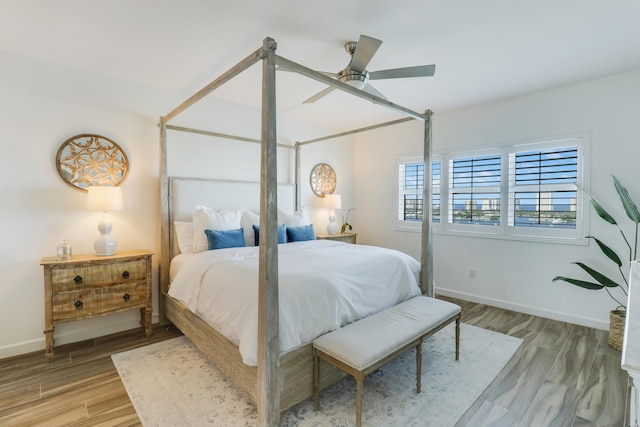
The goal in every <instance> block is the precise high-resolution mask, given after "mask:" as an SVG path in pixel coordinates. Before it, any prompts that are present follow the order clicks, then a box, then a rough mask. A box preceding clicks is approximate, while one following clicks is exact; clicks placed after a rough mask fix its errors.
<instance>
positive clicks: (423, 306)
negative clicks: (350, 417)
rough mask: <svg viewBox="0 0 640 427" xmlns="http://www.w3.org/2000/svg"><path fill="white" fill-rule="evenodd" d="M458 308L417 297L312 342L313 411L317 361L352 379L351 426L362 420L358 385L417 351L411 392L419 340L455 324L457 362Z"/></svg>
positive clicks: (317, 385)
mask: <svg viewBox="0 0 640 427" xmlns="http://www.w3.org/2000/svg"><path fill="white" fill-rule="evenodd" d="M461 312H462V310H461V308H460V307H459V306H457V305H455V304H452V303H450V302H447V301H443V300H439V299H435V298H430V297H426V296H422V295H421V296H417V297H415V298H411V299H409V300H407V301H404V302H402V303H400V304H398V305H395V306H393V307H390V308H388V309H386V310H383V311H381V312H379V313H376V314H374V315H371V316H369V317H365V318H364V319H361V320H358V321H357V322H354V323H351V324H349V325H347V326H345V327H343V328H340V329H336V330H335V331H333V332H329V333H328V334H325V335H322V336H321V337H319V338H317V339H316V340H314V341H313V393H314V410H316V411H317V410H318V406H319V397H320V359H322V360H325V361H327V362H329V363H331V364H332V365H334V366H336V367H337V368H339V369H341V370H342V371H344V372H346V373H348V374H350V375H352V376H353V377H354V378H355V380H356V425H357V426H360V424H361V418H362V381H363V380H364V377H365V376H367V375H368V374H370V373H371V372H374V371H375V370H377V369H379V368H380V367H381V366H382V365H384V364H385V363H387V362H389V361H391V360H392V359H394V358H395V357H396V356H398V355H400V354H401V353H403V352H405V351H406V350H408V349H410V348H411V347H415V348H416V371H417V372H416V378H417V379H416V392H417V393H420V388H421V387H420V386H421V377H422V341H423V340H424V338H425V337H428V336H430V335H432V334H434V333H435V332H437V331H439V330H440V329H441V328H443V327H444V326H446V325H448V324H449V323H451V322H453V321H455V322H456V349H455V352H456V353H455V354H456V360H458V359H459V356H460V315H461Z"/></svg>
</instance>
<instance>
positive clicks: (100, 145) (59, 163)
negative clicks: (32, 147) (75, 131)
mask: <svg viewBox="0 0 640 427" xmlns="http://www.w3.org/2000/svg"><path fill="white" fill-rule="evenodd" d="M56 168H57V169H58V174H59V175H60V177H61V178H62V180H63V181H64V182H65V183H67V184H68V185H70V186H71V187H73V188H75V189H76V190H79V191H87V188H88V187H89V186H91V185H112V186H117V185H120V183H121V182H122V181H124V180H125V178H126V177H127V173H129V160H128V159H127V155H126V154H125V153H124V151H123V150H122V148H120V146H119V145H118V144H116V143H115V142H113V141H112V140H110V139H109V138H106V137H104V136H101V135H94V134H90V133H83V134H81V135H76V136H74V137H72V138H69V139H67V140H66V141H65V142H64V143H63V144H62V145H61V146H60V148H59V149H58V154H56Z"/></svg>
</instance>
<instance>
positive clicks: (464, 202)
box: [449, 155, 501, 225]
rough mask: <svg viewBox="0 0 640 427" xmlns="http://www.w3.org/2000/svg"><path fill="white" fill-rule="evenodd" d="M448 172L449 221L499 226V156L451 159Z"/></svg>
mask: <svg viewBox="0 0 640 427" xmlns="http://www.w3.org/2000/svg"><path fill="white" fill-rule="evenodd" d="M449 174H450V178H449V182H450V183H451V187H450V192H449V194H450V197H449V200H450V202H449V203H450V207H449V222H452V223H462V224H484V225H500V179H501V162H500V156H499V155H491V156H479V157H467V158H457V159H451V160H450V161H449Z"/></svg>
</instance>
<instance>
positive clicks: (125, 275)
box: [122, 271, 129, 279]
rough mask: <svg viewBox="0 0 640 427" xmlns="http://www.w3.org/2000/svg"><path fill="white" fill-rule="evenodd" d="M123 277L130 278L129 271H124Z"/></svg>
mask: <svg viewBox="0 0 640 427" xmlns="http://www.w3.org/2000/svg"><path fill="white" fill-rule="evenodd" d="M122 278H123V279H128V278H129V272H128V271H125V272H124V273H122Z"/></svg>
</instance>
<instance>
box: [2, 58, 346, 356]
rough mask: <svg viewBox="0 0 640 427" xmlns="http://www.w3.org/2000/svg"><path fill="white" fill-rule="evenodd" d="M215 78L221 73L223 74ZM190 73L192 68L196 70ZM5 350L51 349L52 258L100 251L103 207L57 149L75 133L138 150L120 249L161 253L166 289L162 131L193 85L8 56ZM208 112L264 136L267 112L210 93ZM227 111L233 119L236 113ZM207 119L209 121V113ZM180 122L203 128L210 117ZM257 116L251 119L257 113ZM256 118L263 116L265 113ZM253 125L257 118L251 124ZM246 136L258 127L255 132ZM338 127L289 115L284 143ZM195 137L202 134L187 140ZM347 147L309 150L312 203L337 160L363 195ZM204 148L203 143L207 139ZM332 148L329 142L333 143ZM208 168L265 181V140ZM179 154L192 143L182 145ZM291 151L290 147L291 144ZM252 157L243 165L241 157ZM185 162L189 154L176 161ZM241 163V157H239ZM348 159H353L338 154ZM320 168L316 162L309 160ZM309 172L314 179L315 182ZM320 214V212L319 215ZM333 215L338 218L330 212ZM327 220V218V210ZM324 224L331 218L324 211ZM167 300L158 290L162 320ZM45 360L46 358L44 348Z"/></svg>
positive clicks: (116, 326)
mask: <svg viewBox="0 0 640 427" xmlns="http://www.w3.org/2000/svg"><path fill="white" fill-rule="evenodd" d="M211 77H212V79H213V78H214V77H215V76H211ZM185 78H186V79H187V81H188V79H189V76H186V77H185ZM0 93H2V96H1V97H0V117H1V118H2V119H1V120H2V126H0V144H1V147H2V168H0V182H1V183H2V186H1V187H0V198H1V200H2V204H1V207H0V224H2V225H1V227H2V239H3V243H2V245H0V270H1V271H2V272H3V276H2V277H3V279H2V280H1V281H0V358H3V357H8V356H12V355H15V354H21V353H25V352H29V351H35V350H40V349H44V335H43V333H42V330H43V329H44V304H43V301H44V292H43V274H42V267H41V266H40V265H39V263H40V259H41V258H43V257H46V256H54V255H55V249H56V245H57V244H58V243H59V242H61V241H62V240H63V239H66V240H67V241H68V242H69V243H71V244H72V246H73V252H74V253H75V254H80V253H92V252H93V241H94V240H95V238H96V237H97V236H98V230H97V223H98V220H99V216H100V214H99V213H96V212H89V211H86V210H85V197H86V196H85V193H83V192H80V191H76V190H74V189H72V188H70V187H69V186H68V185H66V184H65V183H64V182H63V181H62V179H61V178H60V177H59V176H58V173H57V171H56V166H55V155H56V152H57V150H58V148H59V146H60V145H61V144H62V143H63V142H64V141H65V140H66V139H68V138H70V137H72V136H74V135H77V134H80V133H97V134H101V135H104V136H106V137H108V138H110V139H112V140H114V141H115V142H117V143H118V144H119V145H120V146H121V147H122V149H123V150H124V151H125V152H126V154H127V156H128V158H129V162H130V171H129V175H128V177H127V179H126V180H125V181H124V183H123V184H122V190H123V195H124V203H125V210H124V211H121V212H113V213H111V214H110V216H111V219H112V223H113V231H112V235H113V236H114V237H115V238H116V239H117V241H118V248H119V249H136V248H147V249H150V250H152V251H154V252H155V254H156V256H154V257H153V263H154V268H153V271H154V274H155V277H154V291H155V290H157V282H158V280H157V262H158V259H159V257H158V256H157V255H158V254H159V239H158V235H159V222H158V215H159V207H158V206H159V180H158V177H159V163H160V161H159V132H158V127H157V123H158V119H159V117H160V115H163V114H166V113H168V112H169V111H170V110H171V109H172V108H174V107H175V106H177V105H178V104H179V103H181V102H182V101H184V100H185V99H186V98H187V97H188V96H190V95H191V93H168V92H167V91H164V90H161V89H158V88H154V87H150V86H145V85H144V84H140V83H134V82H128V81H123V80H120V79H114V78H110V77H107V76H104V75H101V74H97V73H92V72H87V71H83V70H79V69H73V68H69V67H63V66H59V65H57V64H54V63H48V62H44V61H39V60H33V59H30V58H26V57H21V56H16V55H10V54H4V53H0ZM204 107H205V108H204V109H203V112H202V114H201V116H207V117H219V118H220V119H219V120H218V122H217V124H216V126H217V125H221V126H220V127H218V128H216V129H208V130H216V131H220V132H227V133H237V134H241V135H244V136H248V137H254V138H256V137H259V132H256V130H257V129H259V117H260V116H259V113H258V112H257V111H254V110H250V109H248V108H244V107H239V106H236V105H231V104H224V103H218V102H214V101H211V100H205V101H204ZM225 115H228V116H229V117H232V119H225ZM200 118H201V117H200ZM179 119H182V122H181V121H180V120H176V122H175V123H174V124H181V125H193V124H195V122H197V121H198V119H199V117H198V113H196V114H192V115H185V117H184V118H182V117H179ZM245 119H246V120H245ZM254 119H255V120H254ZM247 122H248V123H249V124H248V125H247V124H246V123H247ZM243 132H246V133H243ZM328 133H330V132H329V131H326V130H323V129H318V128H312V127H308V126H305V125H303V124H300V123H292V122H287V121H281V122H279V123H278V140H279V142H282V143H290V144H293V143H294V142H295V141H296V140H300V139H302V140H304V139H308V138H311V137H317V136H318V135H326V134H328ZM183 138H185V139H194V140H196V139H198V138H194V137H186V136H185V137H183ZM346 142H347V143H346V144H342V145H341V146H337V145H335V143H327V144H324V143H320V144H318V145H317V146H314V147H313V148H312V149H309V150H308V151H305V152H304V153H303V169H302V171H303V172H302V173H303V188H304V191H303V202H304V203H305V204H306V205H312V202H313V196H311V195H310V194H309V193H310V191H309V190H308V184H307V185H306V186H305V185H304V184H305V182H306V181H305V178H304V176H307V177H308V173H309V172H310V169H311V166H312V165H313V164H315V163H317V162H321V161H323V162H327V163H330V164H332V165H334V166H335V168H336V172H337V173H338V177H339V188H340V190H341V191H343V194H346V195H348V196H347V200H348V199H349V198H351V199H352V198H353V193H354V192H353V181H352V175H351V170H352V166H351V161H352V160H351V159H352V152H353V147H352V144H351V142H350V140H347V141H346ZM196 143H197V144H199V143H200V141H199V140H198V141H197V142H196ZM323 144H324V145H323ZM212 147H215V148H211V149H210V150H211V152H210V153H211V155H210V156H209V157H208V158H207V160H208V163H207V164H208V167H207V168H206V174H207V175H208V176H212V177H215V178H235V179H249V180H255V179H258V177H259V175H258V171H259V163H255V164H254V163H253V161H254V160H255V159H259V145H253V144H249V145H245V144H243V143H237V144H234V145H233V146H230V145H228V143H226V142H219V143H215V144H214V145H213V146H212ZM173 150H174V154H176V152H177V153H178V154H179V153H180V150H182V148H180V147H179V148H173ZM281 151H283V150H281ZM178 154H177V155H176V157H175V159H174V162H173V163H172V165H173V167H174V168H175V170H174V173H176V174H179V173H181V172H183V171H188V170H189V166H185V164H187V163H189V162H190V158H189V157H188V156H186V157H180V156H179V155H178ZM238 157H241V158H242V159H245V162H241V163H240V164H239V163H238V162H237V158H238ZM176 159H177V161H176ZM230 159H235V160H234V161H231V160H230ZM293 159H294V156H293V154H289V153H286V150H285V151H284V153H281V155H280V156H279V160H280V161H282V164H280V165H279V176H280V178H281V180H282V181H287V182H293V179H294V177H293V175H294V173H293ZM337 159H341V160H337ZM309 165H311V166H309ZM307 179H308V178H307ZM312 214H313V215H315V214H316V212H315V211H314V212H313V213H312ZM327 215H328V214H327ZM323 216H324V214H323ZM319 220H322V221H324V224H323V226H326V221H327V220H326V219H325V218H324V217H319ZM157 307H158V298H157V292H155V294H154V321H157V313H158V311H157ZM137 326H138V316H137V313H136V311H131V312H127V313H122V314H117V315H113V316H107V317H101V318H96V319H90V320H84V321H78V322H70V323H64V324H58V325H56V329H55V338H56V344H63V343H67V342H74V341H78V340H82V339H87V338H91V337H95V336H99V335H104V334H107V333H112V332H116V331H121V330H126V329H130V328H135V327H137ZM43 357H44V354H43Z"/></svg>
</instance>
